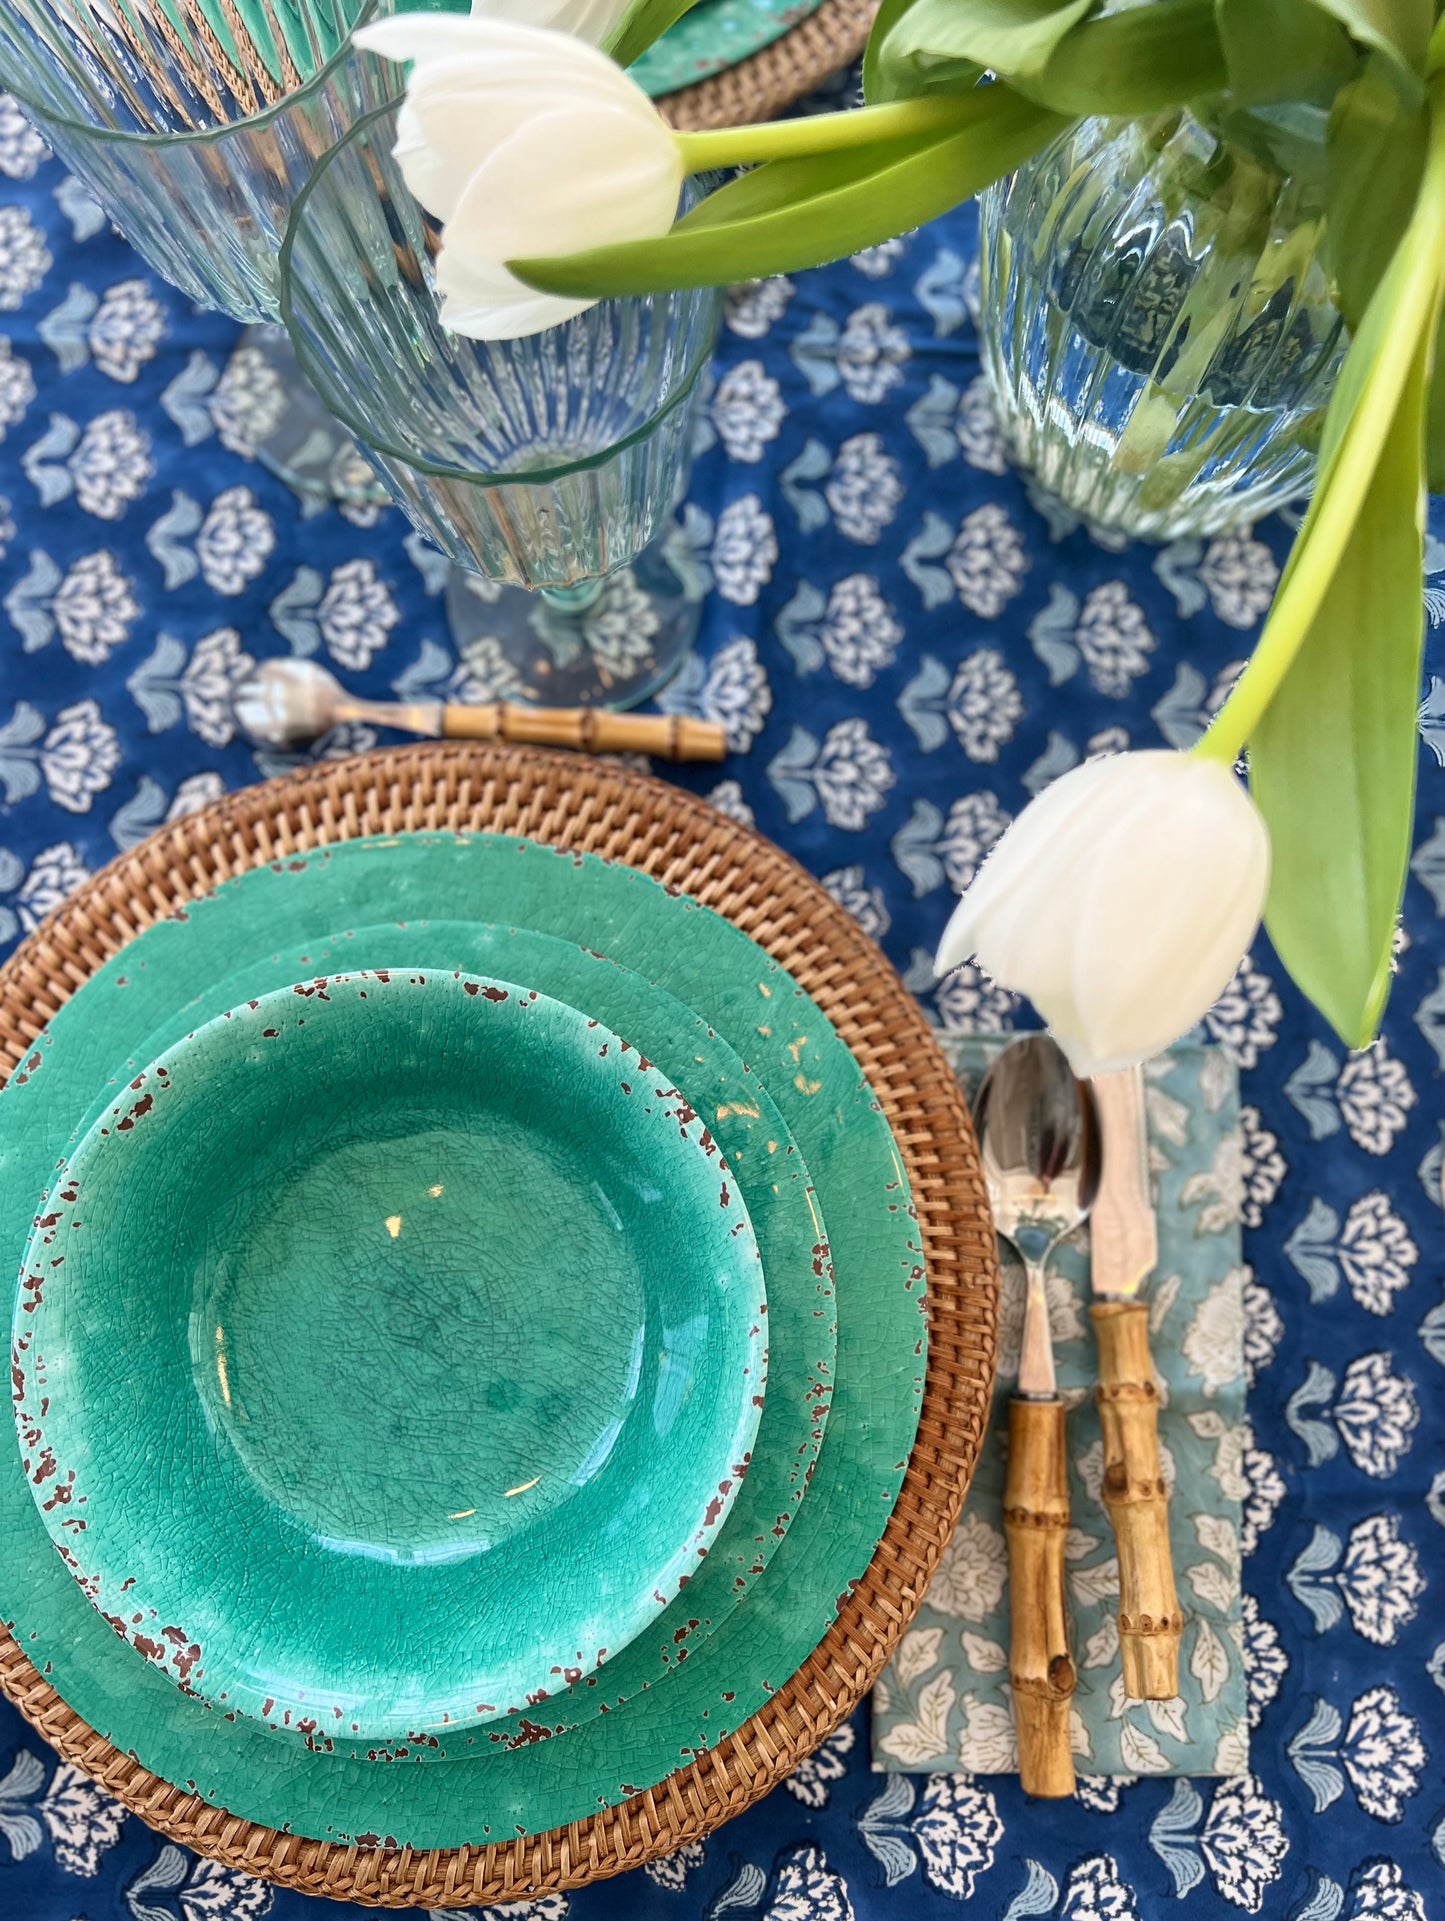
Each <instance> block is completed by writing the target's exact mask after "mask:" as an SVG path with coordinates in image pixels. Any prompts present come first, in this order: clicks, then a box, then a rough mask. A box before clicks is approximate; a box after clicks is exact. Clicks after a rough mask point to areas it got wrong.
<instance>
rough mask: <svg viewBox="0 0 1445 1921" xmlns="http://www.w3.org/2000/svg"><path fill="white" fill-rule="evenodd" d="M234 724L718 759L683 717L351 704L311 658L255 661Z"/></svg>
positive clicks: (720, 732) (297, 742)
mask: <svg viewBox="0 0 1445 1921" xmlns="http://www.w3.org/2000/svg"><path fill="white" fill-rule="evenodd" d="M234 705H235V714H236V719H237V720H238V721H239V722H240V724H241V726H242V727H243V728H244V730H245V731H246V732H247V733H248V734H249V735H250V736H251V738H252V739H253V740H258V741H263V742H265V744H266V745H267V746H271V747H299V746H302V745H304V743H306V742H307V741H312V740H319V739H320V738H321V736H322V735H323V734H326V733H329V732H330V731H331V729H332V728H333V727H337V726H340V724H341V723H342V722H343V721H360V722H363V723H365V724H366V725H369V726H372V727H394V728H396V729H397V730H398V731H399V732H401V733H404V734H424V735H426V736H427V737H428V738H429V739H433V740H435V739H440V738H446V739H448V740H506V741H512V742H526V743H527V744H529V745H531V746H536V747H581V748H584V749H585V750H586V751H587V752H589V753H593V754H653V755H655V756H656V757H657V758H658V759H660V760H722V759H723V757H724V756H725V755H726V753H727V734H726V730H725V729H724V728H723V727H722V726H721V725H720V724H719V723H718V722H717V721H711V720H697V719H695V718H694V717H693V716H692V715H690V714H617V713H613V712H611V711H610V710H609V709H607V708H602V707H523V706H518V705H517V704H516V703H515V702H512V701H505V700H489V701H475V702H472V701H441V700H405V701H394V700H358V699H356V698H355V697H353V696H352V695H351V694H348V693H347V691H346V689H345V688H344V687H343V686H342V685H341V683H340V681H339V680H337V679H336V678H335V676H334V675H332V674H328V673H327V671H326V669H325V668H324V667H322V666H319V665H318V664H317V662H316V661H314V660H297V659H293V658H291V657H290V656H283V657H282V658H281V659H279V660H263V661H262V662H261V664H260V666H259V667H258V668H257V669H256V671H255V673H254V674H252V675H251V676H250V678H249V679H248V680H246V681H243V682H242V684H241V686H240V687H238V688H237V689H236V697H235V703H234Z"/></svg>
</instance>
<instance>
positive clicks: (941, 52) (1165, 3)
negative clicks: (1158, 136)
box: [864, 0, 1227, 119]
mask: <svg viewBox="0 0 1445 1921" xmlns="http://www.w3.org/2000/svg"><path fill="white" fill-rule="evenodd" d="M1214 9H1215V0H1147V4H1144V5H1141V6H1135V7H1130V8H1127V9H1125V10H1124V11H1122V12H1119V13H1111V14H1105V15H1103V16H1099V15H1097V14H1094V16H1093V17H1089V15H1090V13H1091V11H1092V10H1091V9H1090V8H1087V7H1084V6H1082V5H1069V4H1063V3H1061V0H968V3H967V4H960V0H914V4H913V5H911V6H907V7H900V8H898V9H897V10H896V11H894V12H892V13H890V15H889V18H888V22H887V25H886V27H884V28H883V29H882V30H881V34H880V30H879V29H878V28H875V30H874V40H875V43H876V45H875V48H874V51H873V74H874V83H873V85H874V90H873V91H872V92H870V93H869V96H868V97H869V98H870V100H871V99H880V100H882V99H898V98H907V97H908V96H910V95H912V94H916V93H919V92H922V91H924V90H926V89H941V88H945V87H952V88H963V87H968V86H972V84H973V80H974V77H975V76H976V75H977V74H978V72H979V71H980V69H982V68H984V67H988V68H992V69H993V70H994V71H995V72H997V73H999V74H1001V75H1002V76H1003V77H1004V78H1006V79H1007V81H1008V82H1009V84H1010V86H1012V87H1014V88H1015V89H1016V90H1017V91H1018V92H1019V93H1023V94H1026V95H1027V96H1028V97H1029V98H1030V99H1031V100H1036V101H1038V103H1039V105H1040V106H1045V107H1050V108H1052V109H1053V110H1054V111H1055V112H1057V113H1064V114H1067V115H1068V116H1069V117H1070V118H1071V119H1073V118H1078V117H1082V116H1085V115H1100V114H1139V113H1155V112H1157V111H1159V110H1160V109H1161V108H1166V107H1176V106H1179V105H1181V104H1182V103H1183V102H1185V101H1187V100H1193V99H1196V98H1199V97H1201V96H1206V95H1209V94H1214V93H1219V92H1221V91H1222V90H1223V88H1224V86H1225V84H1226V79H1227V76H1226V72H1225V65H1224V55H1223V52H1222V50H1221V47H1220V42H1219V32H1218V28H1217V25H1216V22H1215V12H1214ZM864 84H865V88H866V87H867V79H866V69H865V82H864Z"/></svg>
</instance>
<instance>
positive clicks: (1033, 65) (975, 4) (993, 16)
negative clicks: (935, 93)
mask: <svg viewBox="0 0 1445 1921" xmlns="http://www.w3.org/2000/svg"><path fill="white" fill-rule="evenodd" d="M1094 6H1095V0H972V4H971V5H969V6H966V7H961V6H959V4H958V0H915V4H914V5H912V6H910V7H907V8H906V9H903V10H902V11H901V13H900V16H899V17H898V18H897V19H896V20H894V22H893V23H892V24H891V26H889V27H888V28H887V29H886V30H885V34H884V37H883V41H882V45H881V49H880V55H879V58H880V60H881V63H882V65H883V66H884V68H885V69H886V70H887V71H888V72H889V73H891V74H898V75H900V76H905V75H906V76H908V77H910V78H911V79H912V80H913V82H914V84H915V88H916V86H917V85H918V84H919V83H923V84H926V83H927V81H928V79H929V77H930V75H931V73H932V71H933V70H934V69H935V68H939V69H943V70H945V71H946V72H947V73H948V74H949V75H950V76H953V75H955V74H962V73H966V72H968V71H969V70H970V69H971V70H972V71H973V72H975V73H977V72H979V71H981V70H982V69H983V68H985V67H990V68H992V69H993V71H994V72H995V73H997V74H998V75H1000V77H1001V78H1003V79H1005V80H1008V81H1010V82H1011V83H1014V84H1017V83H1018V82H1019V81H1020V80H1024V79H1028V80H1037V79H1038V78H1039V77H1040V76H1041V75H1042V74H1043V72H1044V69H1045V68H1046V67H1047V66H1048V63H1049V60H1050V57H1051V56H1052V55H1053V53H1054V52H1055V51H1056V49H1057V48H1058V45H1059V43H1060V41H1061V40H1063V39H1064V37H1065V36H1066V35H1067V34H1068V33H1070V32H1071V31H1072V29H1073V28H1074V27H1075V26H1077V25H1078V23H1079V22H1080V21H1081V20H1082V19H1083V18H1084V16H1085V15H1086V14H1088V13H1091V12H1092V11H1093V9H1094ZM865 84H866V83H865Z"/></svg>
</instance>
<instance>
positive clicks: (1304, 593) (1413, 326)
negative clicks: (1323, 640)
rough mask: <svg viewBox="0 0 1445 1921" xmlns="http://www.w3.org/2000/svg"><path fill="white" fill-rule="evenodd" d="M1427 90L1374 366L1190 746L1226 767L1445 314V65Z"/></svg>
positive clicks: (1301, 632) (1319, 584)
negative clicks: (1260, 617) (1256, 625)
mask: <svg viewBox="0 0 1445 1921" xmlns="http://www.w3.org/2000/svg"><path fill="white" fill-rule="evenodd" d="M1429 94H1430V139H1429V146H1428V149H1427V152H1426V157H1425V170H1424V175H1423V177H1422V179H1421V182H1420V192H1419V195H1418V198H1417V199H1416V202H1415V211H1414V213H1413V215H1412V216H1411V220H1410V225H1409V226H1408V228H1407V229H1406V231H1405V233H1404V236H1403V237H1402V239H1401V241H1400V254H1399V255H1398V256H1397V262H1398V261H1399V259H1401V258H1402V257H1403V262H1404V266H1403V272H1402V274H1401V276H1400V279H1399V281H1398V283H1397V286H1398V292H1396V293H1395V295H1394V311H1393V313H1392V314H1391V316H1390V321H1389V326H1388V329H1387V330H1386V331H1385V333H1384V334H1383V336H1381V337H1380V338H1379V339H1372V338H1371V336H1370V329H1369V322H1368V318H1367V320H1366V322H1365V323H1364V324H1363V325H1362V327H1361V329H1360V332H1359V334H1358V335H1357V336H1356V343H1355V346H1356V348H1358V349H1360V350H1361V351H1365V352H1369V351H1373V352H1374V354H1375V360H1374V363H1373V365H1371V366H1370V367H1369V368H1368V369H1367V371H1366V372H1365V374H1364V376H1363V378H1362V379H1361V380H1359V382H1358V385H1357V398H1356V400H1355V403H1354V407H1353V410H1352V412H1351V414H1350V417H1349V419H1348V420H1347V421H1346V423H1345V425H1344V427H1343V429H1342V430H1341V433H1340V437H1339V442H1338V451H1337V453H1336V454H1335V456H1334V457H1333V459H1328V460H1327V461H1326V466H1325V471H1324V473H1323V474H1322V476H1321V481H1320V485H1319V487H1318V489H1317V491H1316V493H1315V497H1314V499H1313V500H1312V501H1311V503H1310V508H1309V512H1308V514H1307V515H1306V516H1305V521H1304V525H1303V526H1302V527H1301V529H1300V532H1299V536H1298V538H1297V539H1296V542H1295V546H1294V551H1293V553H1292V554H1291V556H1290V562H1289V565H1288V566H1287V567H1286V569H1285V573H1284V578H1283V580H1282V581H1281V583H1280V587H1279V591H1278V593H1277V594H1276V595H1275V600H1274V606H1273V607H1272V608H1271V610H1270V615H1269V619H1268V620H1267V621H1266V622H1265V625H1264V631H1263V633H1261V635H1260V637H1259V644H1258V645H1257V646H1256V648H1255V650H1254V654H1253V656H1252V658H1251V659H1250V662H1249V664H1248V666H1247V667H1246V668H1245V670H1244V672H1243V673H1242V674H1241V675H1240V677H1239V679H1238V680H1237V681H1236V682H1235V684H1234V687H1233V689H1232V690H1231V692H1230V694H1229V697H1228V699H1227V700H1226V701H1225V703H1224V705H1223V706H1222V707H1221V708H1220V710H1219V712H1218V714H1216V716H1215V718H1214V721H1213V723H1212V724H1211V726H1210V727H1209V729H1208V731H1207V732H1206V733H1205V735H1204V737H1203V738H1202V739H1201V740H1199V741H1198V742H1196V744H1195V746H1194V748H1193V749H1192V751H1193V752H1194V753H1196V754H1201V755H1204V756H1205V757H1206V758H1208V759H1212V760H1219V761H1223V762H1224V764H1225V765H1226V766H1227V767H1232V766H1233V765H1234V763H1235V762H1236V761H1237V760H1238V759H1239V756H1240V754H1241V753H1242V752H1243V751H1244V748H1245V745H1246V743H1247V742H1248V741H1249V739H1250V737H1251V735H1252V734H1253V732H1254V730H1255V728H1256V727H1257V726H1258V724H1259V722H1260V719H1261V718H1262V716H1263V714H1264V712H1265V709H1266V708H1267V707H1268V706H1269V704H1270V702H1271V700H1273V698H1274V696H1275V694H1276V693H1277V692H1278V691H1279V689H1280V687H1281V685H1282V684H1283V682H1284V679H1285V676H1286V675H1287V674H1288V672H1289V670H1290V668H1291V667H1292V666H1293V664H1294V660H1295V656H1296V655H1297V654H1298V652H1299V650H1300V648H1301V646H1302V645H1303V644H1304V642H1305V640H1306V638H1307V637H1308V635H1309V632H1310V629H1311V627H1312V626H1313V624H1314V621H1315V617H1316V615H1317V614H1318V613H1319V610H1320V607H1321V606H1322V604H1323V602H1324V598H1325V595H1326V594H1327V593H1328V592H1329V589H1330V585H1331V583H1332V581H1333V580H1334V577H1335V570H1336V568H1337V567H1338V565H1339V561H1340V556H1341V555H1342V554H1343V553H1344V551H1345V548H1346V545H1347V543H1348V541H1349V538H1350V534H1351V531H1352V529H1353V527H1354V524H1355V521H1356V518H1357V517H1358V515H1359V512H1360V508H1361V505H1362V504H1363V502H1364V499H1365V496H1366V495H1367V494H1368V492H1369V489H1370V486H1371V483H1372V482H1373V480H1374V477H1375V470H1376V468H1377V467H1378V466H1379V463H1380V455H1381V453H1382V451H1383V449H1384V446H1385V442H1386V440H1387V438H1388V437H1389V433H1390V429H1391V426H1392V424H1393V422H1394V419H1395V413H1396V410H1397V409H1398V407H1399V404H1400V398H1401V395H1402V394H1403V392H1404V390H1405V384H1406V382H1407V381H1408V379H1409V378H1410V374H1411V371H1412V369H1413V368H1414V366H1415V365H1416V362H1417V358H1418V354H1419V350H1420V344H1421V342H1422V341H1423V340H1424V339H1425V337H1426V335H1427V333H1428V332H1430V331H1431V330H1432V329H1433V327H1434V325H1435V321H1436V317H1437V315H1438V313H1439V309H1440V300H1441V293H1442V288H1445V71H1441V72H1437V73H1436V74H1435V76H1434V77H1433V78H1432V80H1431V82H1430V87H1429ZM1391 277H1392V276H1387V277H1386V279H1385V280H1383V281H1382V282H1381V284H1380V292H1379V295H1378V296H1377V297H1388V296H1389V288H1390V278H1391ZM1353 351H1354V349H1352V352H1353ZM1349 371H1350V369H1349V363H1348V361H1347V362H1346V365H1345V368H1344V369H1343V370H1342V371H1341V375H1340V385H1341V387H1342V388H1343V387H1344V385H1345V382H1346V380H1347V378H1348V374H1349ZM1435 377H1436V378H1437V379H1441V378H1445V368H1437V369H1436V370H1435ZM1326 445H1327V446H1328V433H1327V435H1326ZM1422 485H1423V483H1422Z"/></svg>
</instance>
